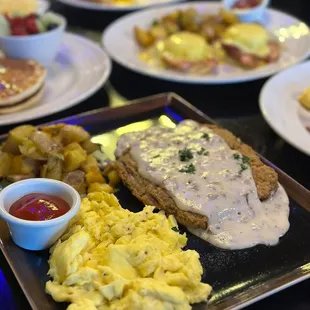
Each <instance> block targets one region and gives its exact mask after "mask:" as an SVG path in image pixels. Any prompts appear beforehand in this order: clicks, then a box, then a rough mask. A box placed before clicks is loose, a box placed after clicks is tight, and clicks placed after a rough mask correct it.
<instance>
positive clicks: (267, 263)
mask: <svg viewBox="0 0 310 310" xmlns="http://www.w3.org/2000/svg"><path fill="white" fill-rule="evenodd" d="M130 103H131V104H129V105H126V106H123V107H119V108H102V109H98V110H94V111H90V112H87V113H83V114H80V115H76V116H72V117H69V118H67V119H63V120H58V121H56V122H53V123H51V124H49V125H54V126H53V127H50V129H51V130H56V131H57V128H59V127H57V126H62V125H61V124H60V123H68V124H75V125H80V126H83V127H84V128H87V130H88V131H89V132H90V133H91V134H92V136H93V137H92V142H94V143H98V144H100V145H101V150H102V153H101V154H102V159H109V160H114V159H115V157H114V156H113V154H114V151H115V148H116V142H117V140H118V138H119V137H120V136H121V135H122V134H124V133H129V132H132V131H139V130H146V129H148V128H150V127H151V126H154V125H155V126H156V125H159V124H160V125H161V126H163V127H165V128H166V129H167V130H169V128H174V127H175V126H176V125H177V124H178V123H180V122H181V121H182V120H184V119H192V120H194V121H196V122H199V123H204V124H207V125H210V124H214V122H213V121H212V120H211V119H210V118H209V117H207V116H206V115H205V114H203V113H202V112H201V111H199V110H197V109H196V108H195V107H193V106H192V105H191V104H190V103H188V102H186V101H185V100H184V99H182V98H180V97H179V96H177V95H175V94H172V93H168V94H160V95H155V96H152V97H148V98H143V99H140V100H136V101H133V102H130ZM111 120H113V122H111ZM43 126H44V125H42V126H40V128H41V129H42V130H43ZM60 128H61V127H60ZM72 137H76V136H75V135H74V136H72ZM1 139H2V141H4V140H6V139H7V136H2V137H1ZM211 139H212V137H211ZM7 141H8V140H7ZM75 145H76V143H75ZM261 160H262V161H263V162H264V164H266V165H268V166H272V167H273V168H274V169H275V170H276V172H277V173H278V176H279V182H280V183H281V184H282V186H283V187H284V188H285V190H286V192H287V193H288V195H289V205H290V208H291V212H290V216H289V221H290V224H291V226H290V228H289V231H288V232H287V233H286V234H285V235H284V236H283V237H282V238H281V240H280V242H279V243H278V244H276V245H275V246H264V245H258V246H255V247H250V248H247V249H240V250H223V249H220V248H218V247H214V246H212V245H211V244H209V243H208V242H206V241H204V240H201V239H199V238H198V237H196V236H195V235H193V234H191V233H190V232H188V231H187V230H186V229H185V227H184V226H180V227H179V229H180V231H181V232H182V233H183V232H186V233H187V238H188V243H187V248H188V249H191V250H196V251H197V252H198V253H199V255H200V263H201V265H202V267H203V271H204V275H203V277H202V282H204V283H209V284H210V285H212V287H213V291H212V295H211V298H210V300H209V303H208V306H207V304H206V303H200V304H196V305H193V309H194V310H195V309H196V310H199V309H209V310H215V309H230V310H232V309H235V310H236V309H241V308H244V307H246V306H248V305H250V304H252V303H254V302H256V301H258V300H261V299H263V298H265V297H268V296H270V295H272V294H275V293H276V292H278V291H280V290H283V289H285V288H287V287H289V286H292V285H294V284H296V283H298V282H301V281H303V280H305V279H308V278H310V268H309V261H310V251H309V247H310V241H309V238H305V237H304V236H306V235H307V233H308V231H309V229H310V213H309V211H310V204H309V202H310V192H309V191H308V190H306V189H305V188H304V187H302V186H301V185H300V184H298V183H297V182H296V181H294V180H293V179H292V178H290V177H289V176H287V175H286V174H285V173H284V172H282V171H281V170H280V169H278V168H276V167H275V166H274V165H271V164H270V163H269V162H268V161H267V160H266V159H264V158H262V157H261ZM37 180H39V179H37ZM15 184H16V183H15ZM13 185H14V184H13ZM105 185H106V184H105ZM7 188H9V187H7ZM95 194H99V196H98V195H94V196H93V197H94V198H95V199H97V200H96V205H97V206H98V199H99V198H100V197H102V196H104V195H101V196H100V194H101V193H95ZM116 196H117V198H118V200H119V202H120V204H121V205H122V206H124V207H125V206H126V208H128V209H129V210H130V211H131V212H139V211H141V210H142V208H143V204H141V203H140V202H139V201H138V200H137V199H136V198H135V197H134V196H133V195H131V193H130V191H128V189H127V188H126V187H125V186H123V185H121V186H120V188H119V190H118V191H117V193H116ZM96 197H97V198H96ZM85 201H87V199H86V200H85ZM89 210H90V209H88V208H86V209H85V211H86V212H88V211H89ZM104 210H108V211H109V212H111V209H110V208H108V209H106V207H104V208H103V207H102V211H104ZM118 210H119V209H118ZM104 212H105V211H104ZM127 212H128V211H127ZM89 213H90V214H93V211H91V212H89ZM140 214H141V213H140ZM157 214H158V213H157ZM159 214H160V213H159ZM161 215H162V214H161ZM83 217H84V216H82V218H83ZM85 218H86V216H85ZM112 219H113V216H112V217H110V218H109V225H110V224H111V222H112ZM116 219H118V217H116ZM140 219H141V217H140ZM114 220H115V218H114ZM94 221H95V220H93V219H92V222H91V223H92V224H91V225H88V228H90V229H92V228H93V227H94V226H95V225H93V223H94ZM144 221H145V219H144V220H142V221H141V220H140V221H139V222H144ZM119 222H121V220H120V221H119ZM78 224H80V222H78ZM42 225H44V224H42ZM139 227H141V226H139ZM88 228H87V229H88ZM173 228H177V227H173ZM173 228H172V230H174V229H173ZM76 229H78V227H76V228H75V229H73V230H71V229H70V231H72V232H73V231H76ZM161 229H162V227H161ZM151 230H155V227H154V226H152V229H150V231H151ZM102 231H104V232H106V230H102ZM115 231H116V230H115ZM117 231H120V230H117ZM155 231H156V230H155ZM78 232H79V231H78ZM82 233H83V232H82ZM140 233H141V231H140ZM129 234H130V233H129ZM0 236H1V243H0V249H1V250H2V252H3V254H4V257H5V258H6V260H7V261H8V263H9V266H10V267H11V268H12V271H13V273H14V275H15V276H16V278H17V280H18V282H19V284H20V286H21V288H22V290H23V292H24V294H25V295H26V297H27V299H28V301H29V303H30V305H31V307H32V308H33V309H35V310H37V309H38V310H39V309H46V310H54V309H55V310H56V309H59V307H61V308H62V306H60V305H59V304H58V303H56V302H55V301H54V300H53V299H52V298H51V297H50V296H49V295H47V294H46V290H45V283H46V281H48V280H50V278H49V276H48V275H47V271H48V269H49V266H48V257H49V251H48V250H44V251H39V252H31V251H25V250H23V249H22V248H20V247H18V246H16V244H15V243H14V242H13V241H12V238H11V236H10V233H9V230H8V227H7V225H6V223H5V222H4V221H2V220H0ZM99 240H100V241H101V239H99ZM296 240H297V241H296ZM125 241H126V240H124V239H122V242H125ZM65 242H66V241H63V242H62V243H61V244H64V243H65ZM165 242H166V240H165ZM103 243H104V242H102V243H101V244H102V245H103ZM74 244H77V243H74ZM108 244H110V243H108ZM120 244H121V245H122V246H123V245H124V243H120ZM110 245H111V244H110ZM139 245H140V244H139ZM79 246H80V244H79ZM58 248H59V246H58ZM79 251H80V250H77V251H73V254H72V255H73V256H74V255H76V254H77V253H80V252H79ZM74 253H75V254H74ZM121 253H122V252H121ZM151 253H152V254H153V252H151ZM145 254H147V253H145ZM59 257H61V256H59ZM70 257H71V256H70ZM111 257H113V258H114V260H115V261H116V262H117V264H116V266H117V268H118V269H122V268H119V266H120V265H119V263H118V262H119V259H120V257H119V256H111ZM121 257H123V256H121ZM139 257H140V256H139ZM266 257H268V259H266ZM87 258H88V259H89V257H88V256H87ZM63 260H64V261H66V262H67V261H68V260H67V258H65V257H64V256H63V257H61V260H60V261H61V262H62V261H63ZM122 261H123V260H122ZM191 263H192V261H191ZM124 264H125V266H127V265H126V264H127V263H124ZM103 265H104V263H103ZM103 265H102V266H103ZM26 266H27V268H26ZM62 266H63V264H62ZM70 266H71V265H70ZM114 266H115V265H114ZM122 266H124V265H122ZM148 266H149V265H148ZM253 266H255V267H253ZM111 268H112V267H111ZM125 270H127V269H125ZM173 270H175V268H173ZM186 270H187V268H186ZM168 273H170V271H169V272H168ZM73 274H75V273H73ZM50 275H51V274H50ZM190 275H191V273H190ZM71 279H72V278H71ZM170 279H171V278H170ZM173 279H175V278H173ZM181 279H184V278H181ZM179 282H181V281H178V283H179ZM49 283H50V282H49ZM82 283H83V282H82ZM173 283H175V282H173ZM50 284H51V283H50ZM54 284H55V283H54ZM56 285H57V283H56ZM73 285H74V284H73ZM56 287H57V286H56ZM49 288H51V287H49ZM147 288H148V287H145V286H143V290H146V289H147ZM63 290H66V288H64V287H59V292H60V293H64V295H58V296H60V298H59V301H64V300H66V299H63V298H64V297H63V296H66V291H63ZM69 293H70V292H69ZM71 293H72V292H71ZM54 296H56V295H54ZM162 298H164V297H162ZM178 300H179V299H178ZM179 301H180V300H179ZM115 309H116V308H115Z"/></svg>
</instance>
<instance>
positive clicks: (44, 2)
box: [37, 0, 51, 14]
mask: <svg viewBox="0 0 310 310" xmlns="http://www.w3.org/2000/svg"><path fill="white" fill-rule="evenodd" d="M37 3H38V13H39V14H43V13H45V12H46V11H48V10H49V8H50V6H51V5H50V3H49V1H48V0H37Z"/></svg>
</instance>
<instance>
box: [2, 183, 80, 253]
mask: <svg viewBox="0 0 310 310" xmlns="http://www.w3.org/2000/svg"><path fill="white" fill-rule="evenodd" d="M31 193H44V194H48V195H53V196H57V197H60V198H62V199H64V200H65V201H66V202H67V203H68V204H69V206H70V211H68V212H67V213H65V214H64V215H62V216H60V217H58V218H55V219H52V220H47V221H28V220H23V219H19V218H17V217H15V216H13V215H11V214H10V213H9V209H10V207H11V206H12V204H13V203H14V202H15V201H17V200H18V199H20V198H22V197H23V196H25V195H28V194H31ZM80 206H81V198H80V195H79V193H78V192H77V191H76V190H75V189H74V188H73V187H71V186H69V185H68V184H66V183H63V182H60V181H56V180H50V179H40V178H37V179H28V180H24V181H20V182H16V183H13V184H11V185H9V186H7V187H6V188H4V189H3V190H2V191H1V192H0V217H1V218H2V219H4V220H5V221H6V222H7V224H8V226H9V229H10V233H11V236H12V239H13V241H14V242H15V243H16V244H17V245H18V246H20V247H21V248H24V249H27V250H33V251H38V250H43V249H46V248H48V247H50V246H51V245H52V244H53V243H55V241H57V240H58V239H59V238H60V236H61V235H62V234H63V233H64V231H65V230H66V229H67V227H68V224H69V221H70V219H71V218H72V217H73V216H74V215H76V213H77V212H78V211H79V209H80Z"/></svg>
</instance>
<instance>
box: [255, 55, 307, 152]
mask: <svg viewBox="0 0 310 310" xmlns="http://www.w3.org/2000/svg"><path fill="white" fill-rule="evenodd" d="M308 87H310V61H308V62H304V63H301V64H299V65H296V66H294V67H292V68H289V69H287V70H285V71H283V72H281V73H279V74H277V75H276V76H274V77H272V78H271V79H269V80H268V81H267V82H266V84H265V85H264V87H263V89H262V91H261V94H260V98H259V103H260V109H261V112H262V114H263V116H264V118H265V120H266V121H267V123H268V124H269V125H270V127H271V128H273V130H274V131H275V132H276V133H277V134H278V135H280V136H281V137H282V138H283V139H284V140H286V141H287V142H288V143H290V144H291V145H292V146H294V147H296V148H297V149H298V150H300V151H302V152H304V153H305V154H307V155H310V132H309V131H308V130H307V129H306V127H310V112H308V111H306V110H305V109H304V108H303V107H302V106H301V105H300V104H299V102H298V100H297V99H298V97H299V96H300V95H301V93H302V92H303V91H304V90H305V89H306V88H308Z"/></svg>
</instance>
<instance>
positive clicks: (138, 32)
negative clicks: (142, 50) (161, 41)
mask: <svg viewBox="0 0 310 310" xmlns="http://www.w3.org/2000/svg"><path fill="white" fill-rule="evenodd" d="M134 34H135V38H136V41H137V42H138V44H139V45H140V46H141V47H149V46H151V45H152V44H153V43H154V41H155V39H154V37H153V36H152V35H151V33H150V32H149V31H144V30H143V29H141V28H139V27H135V28H134Z"/></svg>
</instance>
